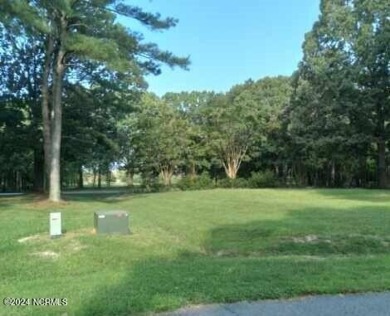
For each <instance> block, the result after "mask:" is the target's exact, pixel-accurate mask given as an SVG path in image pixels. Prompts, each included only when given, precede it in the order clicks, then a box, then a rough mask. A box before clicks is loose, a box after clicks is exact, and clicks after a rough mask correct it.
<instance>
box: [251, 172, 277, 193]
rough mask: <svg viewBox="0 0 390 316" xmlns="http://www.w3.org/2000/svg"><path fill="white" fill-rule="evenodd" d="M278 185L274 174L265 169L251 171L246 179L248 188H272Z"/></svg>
mask: <svg viewBox="0 0 390 316" xmlns="http://www.w3.org/2000/svg"><path fill="white" fill-rule="evenodd" d="M277 186H278V182H277V179H276V178H275V174H274V173H273V172H272V171H270V170H266V171H264V172H252V173H251V176H250V178H249V179H248V187H250V188H255V189H256V188H274V187H277Z"/></svg>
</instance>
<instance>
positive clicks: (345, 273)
mask: <svg viewBox="0 0 390 316" xmlns="http://www.w3.org/2000/svg"><path fill="white" fill-rule="evenodd" d="M359 215H360V216H359ZM389 222H390V209H389V208H381V209H378V208H373V207H371V208H368V209H367V208H359V209H348V210H336V209H320V208H319V209H307V210H296V211H290V212H288V215H287V216H286V217H284V218H282V219H280V220H264V221H255V222H249V223H244V224H232V225H223V226H220V227H216V228H214V229H212V230H211V231H210V232H209V234H208V237H207V238H206V239H205V241H204V244H203V245H201V246H202V247H200V249H202V250H199V253H194V252H188V251H185V250H182V251H179V252H178V253H177V255H176V256H175V257H174V258H172V259H167V258H158V257H157V258H150V259H145V260H140V261H136V262H133V263H131V266H130V267H129V270H128V271H127V273H126V276H125V278H124V279H123V280H122V281H121V282H120V283H119V284H116V285H114V286H103V287H102V288H100V289H98V290H97V292H96V294H95V295H94V297H93V298H92V299H91V300H90V301H87V302H85V304H84V305H83V306H82V307H81V308H80V309H79V310H77V313H76V314H80V315H129V314H137V313H142V312H147V311H152V310H153V311H165V310H172V309H176V308H179V307H182V306H185V305H188V304H200V303H211V302H234V301H240V300H258V299H269V298H283V297H293V296H299V295H306V294H325V293H326V294H334V293H350V292H361V291H379V290H388V289H390V270H389V269H388V260H387V259H386V258H387V257H384V256H373V255H374V254H389V244H390V239H389V237H390V236H389V235H388V228H389V227H384V226H386V225H383V224H384V223H389ZM308 236H311V237H308ZM352 254H358V255H362V254H372V255H371V256H366V257H364V256H351V255H352ZM330 255H333V257H329V256H330ZM335 255H336V256H335Z"/></svg>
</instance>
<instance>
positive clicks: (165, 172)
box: [160, 166, 173, 186]
mask: <svg viewBox="0 0 390 316" xmlns="http://www.w3.org/2000/svg"><path fill="white" fill-rule="evenodd" d="M160 173H161V177H162V179H163V182H164V185H166V186H168V185H171V183H172V176H173V168H172V167H171V166H165V167H162V168H161V171H160Z"/></svg>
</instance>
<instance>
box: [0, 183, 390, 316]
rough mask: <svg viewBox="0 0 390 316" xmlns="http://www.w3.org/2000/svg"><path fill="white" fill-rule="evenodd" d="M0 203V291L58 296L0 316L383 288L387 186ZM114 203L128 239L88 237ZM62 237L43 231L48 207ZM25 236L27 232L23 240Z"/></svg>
mask: <svg viewBox="0 0 390 316" xmlns="http://www.w3.org/2000/svg"><path fill="white" fill-rule="evenodd" d="M65 198H66V200H65V202H64V203H61V204H60V205H54V204H51V203H47V202H45V201H43V200H42V199H40V198H38V197H35V196H22V197H2V198H0V238H1V243H0V280H1V282H0V296H1V297H2V298H3V297H7V296H10V297H29V298H32V297H66V298H68V306H64V307H37V306H28V307H7V308H6V307H4V306H2V305H1V307H0V314H1V315H31V314H32V315H43V314H45V315H46V314H53V315H61V313H65V312H67V313H68V315H73V314H77V315H121V314H124V315H127V314H133V313H142V312H148V311H162V310H169V309H174V308H177V307H180V306H183V305H186V304H198V303H209V302H232V301H239V300H255V299H262V298H279V297H291V296H297V295H304V294H309V293H310V294H312V293H339V292H359V291H382V290H386V289H390V268H389V267H390V246H389V245H390V233H389V231H390V193H388V192H387V191H375V190H210V191H197V192H169V193H160V194H143V195H123V194H112V195H98V196H96V195H86V196H76V195H72V196H66V197H65ZM110 209H115V210H118V209H123V210H126V211H128V212H129V214H130V229H131V232H132V234H131V235H129V236H100V235H95V234H94V233H93V212H94V211H97V210H110ZM52 210H58V211H61V212H62V218H63V229H64V231H65V234H64V236H63V237H62V238H59V239H53V240H52V239H50V238H49V236H48V220H49V216H48V214H49V212H50V211H52ZM26 238H27V239H26Z"/></svg>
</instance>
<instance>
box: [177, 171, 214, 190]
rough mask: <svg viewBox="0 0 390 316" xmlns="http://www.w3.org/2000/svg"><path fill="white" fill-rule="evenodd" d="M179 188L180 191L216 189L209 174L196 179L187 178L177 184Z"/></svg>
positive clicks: (203, 174)
mask: <svg viewBox="0 0 390 316" xmlns="http://www.w3.org/2000/svg"><path fill="white" fill-rule="evenodd" d="M177 187H178V188H179V189H180V190H183V191H187V190H205V189H212V188H215V184H214V181H213V179H211V178H210V176H209V174H208V173H207V172H203V173H202V174H201V175H199V176H196V177H188V176H185V177H183V178H182V179H180V180H179V181H178V183H177Z"/></svg>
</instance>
